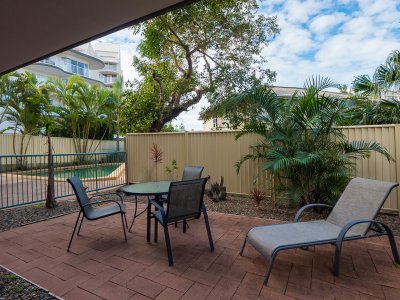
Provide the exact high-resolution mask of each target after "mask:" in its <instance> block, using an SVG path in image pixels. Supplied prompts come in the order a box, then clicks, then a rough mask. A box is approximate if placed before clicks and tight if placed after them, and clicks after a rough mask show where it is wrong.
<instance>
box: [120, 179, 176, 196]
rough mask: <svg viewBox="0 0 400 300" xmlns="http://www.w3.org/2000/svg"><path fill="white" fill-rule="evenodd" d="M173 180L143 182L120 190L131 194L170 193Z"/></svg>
mask: <svg viewBox="0 0 400 300" xmlns="http://www.w3.org/2000/svg"><path fill="white" fill-rule="evenodd" d="M171 182H172V181H168V180H165V181H154V182H142V183H135V184H129V185H126V186H124V187H122V188H120V189H119V190H120V191H121V192H124V193H125V194H129V195H163V194H168V191H169V186H170V184H171Z"/></svg>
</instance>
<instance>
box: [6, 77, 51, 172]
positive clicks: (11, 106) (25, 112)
mask: <svg viewBox="0 0 400 300" xmlns="http://www.w3.org/2000/svg"><path fill="white" fill-rule="evenodd" d="M6 80H11V81H12V83H11V82H9V85H8V87H9V88H10V90H9V92H8V94H6V95H5V96H2V97H1V98H0V100H1V102H0V107H1V108H3V115H2V120H3V121H6V122H7V123H8V124H9V126H8V127H7V128H5V129H3V130H2V132H4V131H7V130H12V131H13V133H14V136H13V149H14V154H26V152H27V149H28V146H29V143H30V140H31V137H32V135H37V134H39V133H40V132H41V130H42V129H43V118H42V117H43V115H44V114H45V109H46V108H47V106H48V103H49V102H50V99H49V97H48V94H47V93H45V92H43V90H42V89H41V88H40V86H39V84H38V81H37V79H36V77H35V75H33V74H31V73H28V72H26V73H23V74H15V73H14V74H12V75H11V77H9V78H7V79H6ZM17 134H21V139H20V143H19V147H18V146H17V141H16V137H17ZM19 167H23V164H21V161H20V162H19Z"/></svg>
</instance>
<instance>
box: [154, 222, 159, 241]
mask: <svg viewBox="0 0 400 300" xmlns="http://www.w3.org/2000/svg"><path fill="white" fill-rule="evenodd" d="M154 243H158V221H157V218H156V217H154Z"/></svg>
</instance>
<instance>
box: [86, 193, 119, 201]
mask: <svg viewBox="0 0 400 300" xmlns="http://www.w3.org/2000/svg"><path fill="white" fill-rule="evenodd" d="M107 195H117V196H118V197H119V198H120V199H121V202H124V200H123V199H122V196H121V195H120V194H118V192H107V193H98V194H96V195H93V196H92V197H90V198H89V200H91V199H93V198H97V197H101V196H107Z"/></svg>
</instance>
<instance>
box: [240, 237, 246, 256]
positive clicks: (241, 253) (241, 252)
mask: <svg viewBox="0 0 400 300" xmlns="http://www.w3.org/2000/svg"><path fill="white" fill-rule="evenodd" d="M246 243H247V237H246V238H245V239H244V243H243V246H242V250H240V256H243V251H244V247H246Z"/></svg>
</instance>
